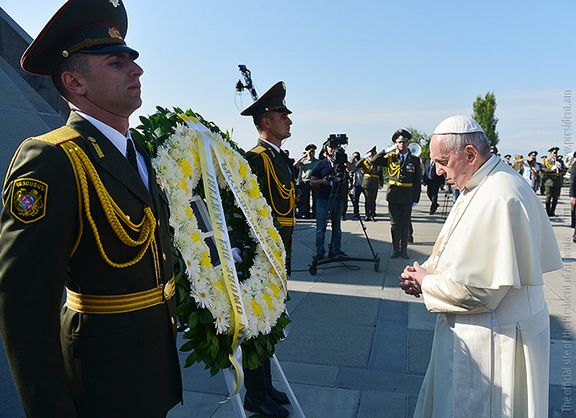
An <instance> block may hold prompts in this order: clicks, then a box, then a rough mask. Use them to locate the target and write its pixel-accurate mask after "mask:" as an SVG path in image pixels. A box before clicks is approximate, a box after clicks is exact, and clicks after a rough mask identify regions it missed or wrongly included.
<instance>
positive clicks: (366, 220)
mask: <svg viewBox="0 0 576 418" xmlns="http://www.w3.org/2000/svg"><path fill="white" fill-rule="evenodd" d="M371 220H372V218H371V217H370V216H366V217H365V218H364V222H370V221H371Z"/></svg>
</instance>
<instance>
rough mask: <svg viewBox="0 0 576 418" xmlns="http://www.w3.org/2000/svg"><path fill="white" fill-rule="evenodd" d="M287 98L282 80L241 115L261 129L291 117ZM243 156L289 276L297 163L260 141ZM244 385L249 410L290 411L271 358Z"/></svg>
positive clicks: (263, 412)
mask: <svg viewBox="0 0 576 418" xmlns="http://www.w3.org/2000/svg"><path fill="white" fill-rule="evenodd" d="M285 96H286V87H285V85H284V83H283V82H282V81H280V82H278V83H276V84H275V85H274V86H272V87H271V88H270V89H269V90H268V91H267V92H266V93H264V94H263V95H262V96H261V97H260V98H259V99H258V100H257V101H256V102H254V103H253V104H252V105H250V106H249V107H248V108H246V109H245V110H243V111H242V112H241V115H242V116H252V117H253V118H254V123H255V124H256V125H257V126H258V118H259V117H260V118H261V116H262V115H263V114H264V113H266V112H278V113H279V114H282V113H285V114H290V113H292V112H291V111H290V110H288V108H287V107H286V103H285V101H284V98H285ZM276 117H278V116H276ZM260 120H261V119H260ZM281 139H284V138H281ZM244 157H245V158H246V160H247V161H248V163H249V164H250V167H251V168H252V171H253V172H254V174H255V175H256V176H257V177H258V179H259V180H260V183H261V186H262V187H263V189H262V190H261V191H262V194H263V195H264V197H265V198H266V201H267V202H268V204H269V205H270V207H271V208H272V212H273V214H274V218H275V219H276V220H277V221H278V222H279V223H280V225H282V228H279V229H278V233H279V234H280V237H281V238H282V242H283V243H284V246H285V247H286V274H288V275H290V265H291V262H290V257H291V255H290V251H291V249H292V234H293V233H294V223H295V215H296V213H295V208H296V189H295V183H296V182H295V179H294V173H293V171H292V168H293V164H294V163H293V161H292V162H290V159H289V158H288V156H287V155H286V153H285V152H284V151H282V150H281V149H279V150H277V149H275V147H274V146H272V145H271V144H270V143H268V142H267V141H264V140H262V139H259V140H258V144H257V145H256V147H254V148H252V149H251V150H250V151H248V152H247V153H246V154H245V155H244ZM244 385H245V388H246V394H245V396H244V407H245V408H246V409H247V410H248V411H251V412H257V413H259V414H261V415H263V416H274V417H286V416H288V410H287V409H286V408H284V407H283V406H281V405H285V404H288V403H290V402H289V400H288V397H287V395H286V394H285V393H283V392H279V391H278V390H276V389H275V388H274V386H273V385H272V374H271V370H270V359H265V360H263V361H262V362H261V364H260V366H259V367H258V368H257V369H255V370H251V369H248V368H244Z"/></svg>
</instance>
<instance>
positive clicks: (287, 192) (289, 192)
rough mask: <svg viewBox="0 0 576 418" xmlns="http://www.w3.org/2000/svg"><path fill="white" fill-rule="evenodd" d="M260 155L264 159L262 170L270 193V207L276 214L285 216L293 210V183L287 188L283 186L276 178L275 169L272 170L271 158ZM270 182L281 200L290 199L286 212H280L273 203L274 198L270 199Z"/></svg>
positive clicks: (294, 194)
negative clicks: (274, 186) (264, 172)
mask: <svg viewBox="0 0 576 418" xmlns="http://www.w3.org/2000/svg"><path fill="white" fill-rule="evenodd" d="M261 155H262V159H263V160H264V170H265V171H266V180H267V183H268V192H269V193H270V201H271V204H272V209H274V211H275V212H276V213H277V214H278V215H280V216H286V215H288V214H289V213H291V212H292V211H293V210H294V204H295V202H296V192H295V190H294V185H293V184H291V185H290V188H289V189H287V188H286V187H284V185H283V184H282V183H281V182H280V180H278V177H277V176H276V171H275V170H274V167H273V165H272V160H270V157H269V156H268V155H266V154H261ZM270 177H272V179H273V180H274V181H270ZM272 183H274V184H275V185H276V190H278V195H279V196H280V198H281V199H282V200H287V199H289V200H290V204H289V205H288V211H287V212H284V213H282V212H280V211H279V210H278V209H277V208H276V205H275V204H274V199H272Z"/></svg>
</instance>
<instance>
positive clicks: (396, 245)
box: [372, 134, 422, 258]
mask: <svg viewBox="0 0 576 418" xmlns="http://www.w3.org/2000/svg"><path fill="white" fill-rule="evenodd" d="M395 135H396V134H395ZM393 140H395V138H394V137H393ZM372 163H373V164H374V165H379V166H382V167H385V168H386V169H387V170H388V177H389V181H388V190H387V192H386V200H387V201H388V213H389V215H390V226H391V230H392V245H393V250H394V255H396V256H398V254H399V253H400V252H401V253H402V255H403V256H404V257H405V258H407V248H408V235H409V233H410V223H411V214H412V204H413V203H418V201H419V200H420V191H421V182H422V170H421V168H420V160H419V158H418V157H416V156H414V155H412V154H411V153H410V151H408V152H407V153H406V154H404V159H402V157H401V154H399V153H398V151H395V152H392V153H389V154H386V151H380V152H379V153H378V154H376V156H375V157H374V158H372Z"/></svg>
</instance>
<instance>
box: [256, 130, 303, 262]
mask: <svg viewBox="0 0 576 418" xmlns="http://www.w3.org/2000/svg"><path fill="white" fill-rule="evenodd" d="M280 154H281V153H279V152H277V151H276V150H275V149H274V148H273V147H272V146H271V145H270V144H268V143H267V142H264V141H261V140H259V141H258V145H257V146H256V147H254V148H253V149H251V150H250V151H248V152H247V153H246V155H245V158H246V160H248V163H249V164H250V167H252V171H253V172H254V174H255V175H256V176H257V177H258V178H259V179H260V180H261V181H262V182H263V184H264V190H262V194H263V195H264V197H265V198H266V200H267V201H268V203H269V204H270V206H271V207H272V211H273V212H274V214H275V215H276V218H277V219H278V221H279V222H280V224H282V228H280V230H279V231H278V233H279V234H280V236H281V237H282V241H283V242H284V245H285V246H286V253H287V255H288V257H289V254H290V251H291V249H292V234H293V232H294V207H295V204H294V202H295V193H294V177H293V176H292V170H291V169H290V167H289V161H288V157H287V156H286V154H283V153H282V154H283V155H280ZM266 157H268V159H266ZM265 161H270V162H271V166H270V170H267V169H266V166H267V165H266V163H265ZM276 179H277V181H278V184H277V182H276ZM288 194H290V196H288ZM288 257H287V258H288ZM288 266H289V264H288ZM288 272H289V268H288Z"/></svg>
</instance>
